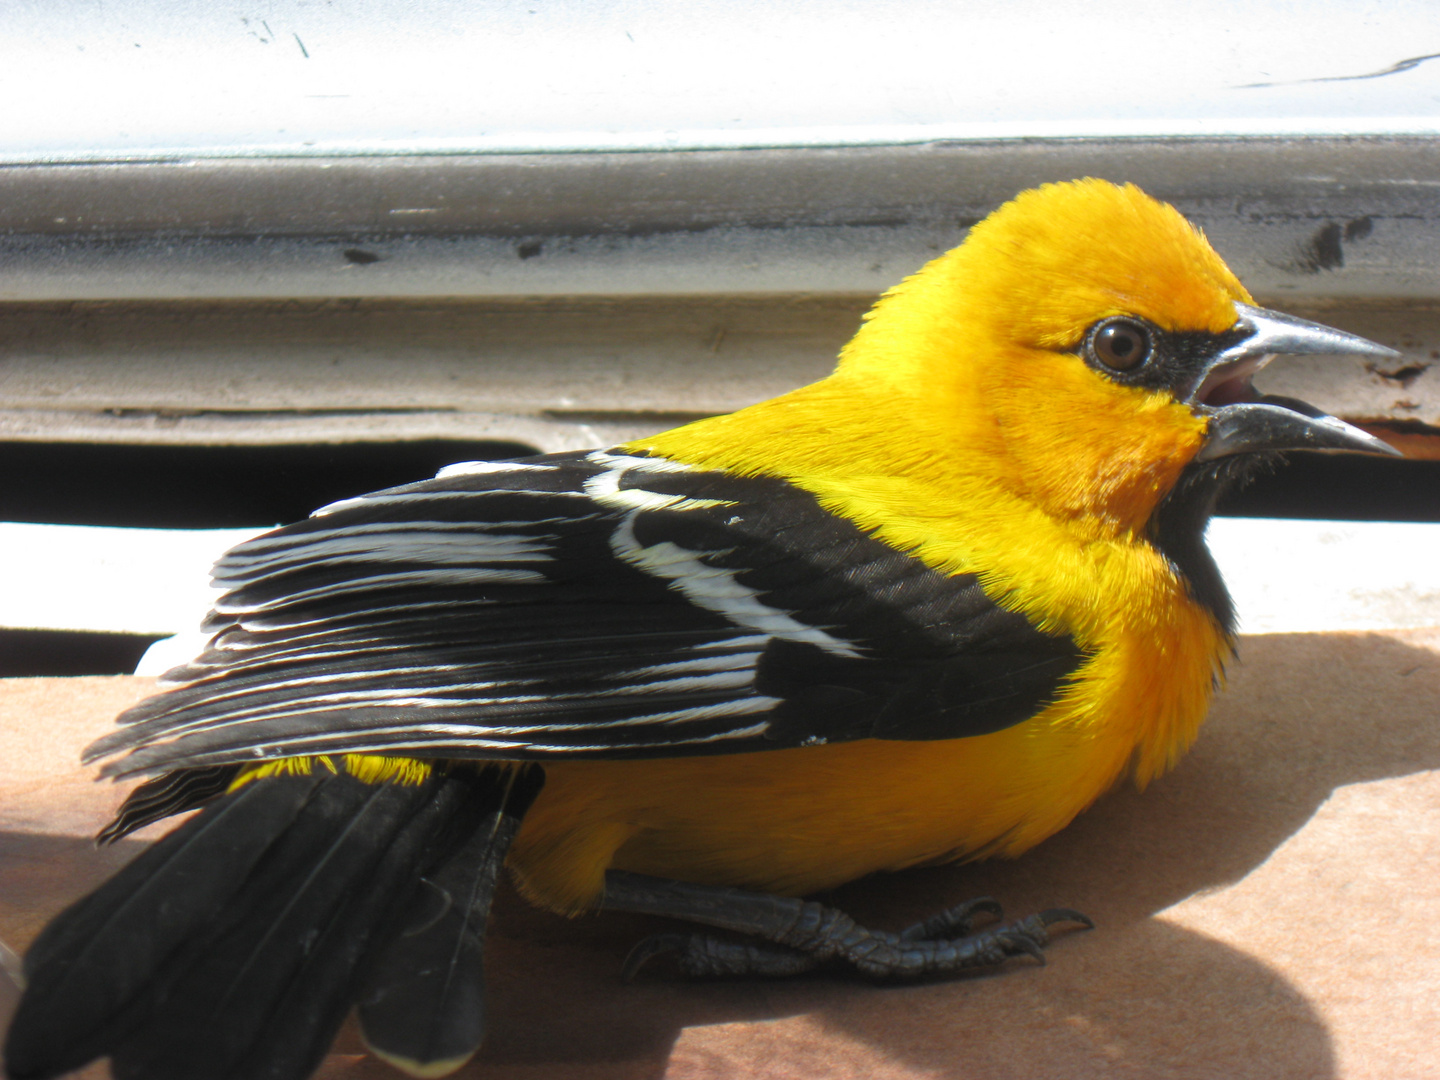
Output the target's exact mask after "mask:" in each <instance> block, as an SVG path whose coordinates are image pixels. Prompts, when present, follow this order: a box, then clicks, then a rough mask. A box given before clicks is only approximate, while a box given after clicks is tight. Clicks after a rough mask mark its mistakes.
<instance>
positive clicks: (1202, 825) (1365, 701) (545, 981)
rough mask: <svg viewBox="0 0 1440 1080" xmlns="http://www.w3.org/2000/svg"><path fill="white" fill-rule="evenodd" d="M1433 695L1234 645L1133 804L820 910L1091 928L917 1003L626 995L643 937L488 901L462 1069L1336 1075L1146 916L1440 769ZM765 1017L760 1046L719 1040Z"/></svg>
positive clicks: (1257, 1001) (639, 987) (1222, 969)
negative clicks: (1350, 801)
mask: <svg viewBox="0 0 1440 1080" xmlns="http://www.w3.org/2000/svg"><path fill="white" fill-rule="evenodd" d="M1436 700H1440V655H1437V654H1436V653H1435V652H1432V651H1430V650H1429V649H1424V648H1416V647H1411V646H1408V645H1406V644H1404V642H1403V641H1401V640H1398V639H1396V638H1395V637H1392V636H1385V635H1353V636H1342V635H1304V634H1294V635H1275V636H1269V637H1259V638H1250V639H1246V640H1245V641H1244V642H1243V643H1242V648H1241V658H1240V661H1239V662H1238V663H1237V664H1235V665H1233V667H1232V672H1231V680H1230V687H1229V689H1228V690H1227V691H1226V692H1225V693H1224V694H1222V695H1221V697H1220V699H1219V701H1218V702H1217V704H1216V707H1215V709H1214V711H1213V713H1212V715H1211V717H1210V719H1209V720H1208V721H1207V724H1206V727H1205V729H1204V731H1203V732H1202V735H1201V738H1200V740H1199V742H1198V743H1197V744H1196V746H1195V748H1194V749H1193V750H1192V751H1191V753H1190V754H1189V755H1188V756H1187V757H1186V759H1185V760H1184V761H1182V762H1181V764H1180V765H1179V766H1178V767H1177V768H1176V769H1175V771H1174V772H1173V773H1171V774H1170V775H1169V776H1167V777H1165V778H1163V779H1162V780H1160V781H1158V782H1156V783H1155V784H1153V785H1152V786H1151V787H1150V789H1149V790H1147V791H1145V792H1143V793H1141V792H1137V791H1135V790H1133V789H1132V788H1129V787H1128V786H1127V787H1125V788H1122V789H1119V790H1117V791H1115V792H1113V793H1112V794H1110V795H1109V796H1107V797H1106V798H1105V799H1103V800H1102V801H1101V802H1100V803H1099V804H1098V805H1097V806H1096V807H1095V808H1093V809H1092V810H1091V811H1089V812H1088V813H1086V814H1084V815H1082V816H1081V817H1080V818H1079V819H1077V820H1076V822H1075V823H1074V824H1073V825H1071V826H1070V827H1069V828H1068V829H1066V830H1065V831H1063V832H1061V833H1060V834H1058V835H1057V836H1055V837H1053V838H1051V839H1050V840H1049V841H1047V842H1046V843H1044V844H1042V845H1040V847H1038V848H1036V849H1035V850H1033V851H1031V852H1030V853H1028V854H1027V855H1025V856H1023V857H1022V858H1020V859H1018V860H1015V861H1013V862H1003V863H985V864H976V865H971V866H959V867H937V868H932V869H924V870H914V871H908V872H906V873H902V874H887V875H878V876H875V877H872V878H869V879H866V880H864V881H861V882H857V883H855V884H854V885H851V886H847V887H846V888H844V889H841V890H838V891H837V892H836V893H834V894H832V895H831V896H829V897H827V898H825V899H827V900H829V901H830V902H832V903H835V904H836V905H837V906H840V907H842V908H844V909H845V910H846V911H848V912H850V913H851V914H852V915H854V916H855V917H856V918H857V919H859V920H860V921H862V922H865V923H868V924H870V925H875V926H880V927H887V928H896V927H899V926H903V925H906V924H908V923H910V922H913V921H915V920H917V919H920V918H923V917H924V916H926V915H929V914H931V913H933V912H934V911H936V910H937V909H939V908H941V907H944V906H946V905H949V904H953V903H956V902H959V901H961V900H964V899H966V898H968V897H971V896H974V895H977V894H982V893H983V894H989V895H993V896H995V897H997V898H999V899H1000V900H1002V901H1003V902H1004V903H1005V906H1006V907H1007V909H1008V910H1010V911H1012V912H1015V913H1017V914H1020V913H1024V912H1028V911H1033V910H1037V909H1039V908H1043V907H1049V906H1054V905H1057V904H1060V905H1066V906H1072V907H1076V908H1078V909H1080V910H1082V911H1085V912H1086V913H1087V914H1089V915H1091V916H1092V917H1093V918H1094V919H1095V920H1096V922H1097V924H1098V927H1099V928H1098V929H1097V930H1096V931H1095V932H1094V933H1089V934H1072V935H1066V936H1063V937H1060V938H1059V939H1058V940H1057V941H1056V943H1055V944H1054V945H1052V946H1051V949H1050V964H1049V966H1048V967H1046V968H1044V969H1041V968H1039V967H1038V966H1036V965H1034V964H1033V963H1032V962H1030V961H1027V960H1016V961H1011V962H1010V964H1009V965H1007V970H1004V971H1002V972H998V973H996V974H992V975H986V976H981V977H970V978H959V979H953V980H944V981H937V982H931V983H927V984H924V985H919V986H884V987H876V986H874V985H871V984H866V983H864V982H860V981H857V980H851V979H846V978H844V977H811V978H804V979H796V980H788V981H782V982H762V981H737V982H724V983H687V982H684V981H682V980H679V979H675V978H664V977H661V976H658V975H656V976H650V977H646V976H643V975H642V977H641V978H640V979H639V980H637V981H636V982H635V983H634V984H631V985H625V984H622V983H621V982H620V980H619V976H618V972H619V968H620V964H621V961H622V959H623V957H624V955H625V953H626V952H627V950H628V949H629V947H630V946H631V945H633V944H634V942H635V941H636V940H638V938H639V937H641V936H643V935H644V934H646V933H650V932H654V931H655V930H656V929H657V928H660V926H661V924H659V923H656V922H652V921H649V920H643V919H639V918H634V917H628V916H619V915H605V916H601V917H598V918H589V919H581V920H577V921H574V922H567V921H565V920H562V919H559V918H555V917H552V916H549V915H546V914H544V913H542V912H538V911H535V910H534V909H532V908H529V907H527V906H526V905H525V904H524V903H523V902H522V901H520V900H519V899H518V898H516V897H514V896H513V895H511V896H507V897H506V898H505V900H504V901H503V902H502V904H501V905H500V907H499V908H498V910H497V912H496V917H495V923H494V944H493V947H492V952H491V956H492V959H491V968H490V970H491V972H492V982H493V991H492V994H491V998H492V1008H493V1026H492V1031H493V1035H492V1036H491V1038H490V1041H489V1043H488V1045H487V1046H486V1048H485V1050H484V1051H482V1054H481V1056H480V1058H479V1059H478V1060H477V1061H476V1062H474V1063H473V1064H472V1065H471V1066H470V1067H469V1069H468V1070H467V1071H466V1072H464V1073H462V1074H461V1075H462V1076H467V1077H475V1078H477V1080H478V1078H481V1077H486V1078H489V1077H501V1076H505V1077H509V1076H519V1075H522V1074H524V1075H531V1073H532V1070H535V1069H536V1068H537V1067H540V1066H544V1068H543V1069H541V1070H540V1074H543V1075H546V1076H552V1075H554V1076H563V1075H567V1074H568V1073H570V1072H571V1071H573V1072H574V1075H576V1076H581V1075H583V1076H587V1077H588V1076H605V1077H614V1078H616V1080H620V1078H624V1080H631V1078H634V1080H640V1078H649V1077H658V1076H661V1075H670V1076H676V1075H680V1076H686V1075H726V1074H728V1073H730V1072H737V1071H741V1068H742V1065H743V1070H744V1072H745V1074H746V1075H766V1076H769V1075H774V1076H790V1075H837V1076H838V1075H846V1076H848V1075H856V1076H864V1075H880V1074H881V1073H883V1072H885V1071H886V1069H887V1068H888V1069H892V1070H894V1071H897V1072H899V1073H904V1074H906V1075H911V1074H924V1075H930V1076H941V1077H952V1076H953V1077H962V1076H963V1077H974V1076H982V1077H989V1076H1011V1075H1025V1076H1029V1075H1065V1076H1070V1077H1078V1076H1087V1075H1094V1076H1111V1075H1115V1071H1116V1070H1117V1069H1120V1070H1122V1071H1124V1070H1127V1069H1128V1070H1138V1074H1139V1075H1165V1076H1176V1077H1191V1076H1193V1077H1211V1076H1229V1077H1247V1076H1254V1077H1267V1078H1268V1077H1287V1076H1293V1077H1306V1078H1323V1077H1326V1076H1332V1075H1334V1074H1335V1069H1336V1066H1335V1062H1334V1052H1333V1046H1332V1040H1331V1038H1330V1034H1329V1032H1328V1030H1327V1028H1326V1025H1325V1022H1324V1020H1323V1019H1322V1018H1321V1017H1320V1015H1319V1014H1318V1012H1317V1011H1316V1010H1315V1009H1314V1007H1312V1006H1311V1004H1310V1003H1309V1002H1307V1001H1306V1000H1305V998H1304V996H1303V995H1302V994H1301V993H1300V992H1299V991H1298V990H1297V989H1296V988H1295V987H1294V986H1293V985H1291V984H1290V983H1289V982H1288V981H1287V980H1286V979H1285V978H1284V976H1282V975H1281V974H1280V973H1279V972H1277V971H1275V970H1274V969H1272V968H1271V967H1269V966H1267V965H1266V964H1265V963H1264V961H1263V960H1261V959H1259V958H1257V957H1254V956H1251V955H1248V954H1246V953H1244V952H1241V951H1239V950H1237V949H1235V948H1233V947H1231V946H1229V945H1226V944H1224V943H1222V942H1219V941H1216V940H1214V939H1212V938H1209V937H1207V936H1205V935H1203V934H1199V933H1196V932H1194V931H1191V930H1187V929H1185V928H1183V927H1180V926H1177V925H1175V924H1174V923H1173V922H1171V921H1167V920H1162V919H1156V918H1154V917H1153V916H1154V915H1155V913H1157V912H1159V911H1162V910H1164V909H1166V908H1168V907H1170V906H1171V905H1174V904H1176V903H1178V902H1179V901H1181V900H1184V899H1185V898H1187V897H1190V896H1193V895H1195V894H1197V893H1204V892H1206V891H1209V890H1213V889H1216V888H1219V887H1223V886H1225V885H1227V884H1230V883H1233V882H1236V881H1239V880H1240V879H1241V878H1244V877H1245V876H1246V875H1247V874H1249V873H1250V871H1252V870H1254V869H1255V868H1256V867H1257V866H1259V865H1260V864H1261V863H1263V862H1264V861H1265V860H1266V859H1267V858H1268V857H1269V856H1270V855H1271V854H1272V853H1273V852H1274V851H1275V850H1276V849H1277V848H1278V847H1279V846H1280V845H1281V844H1282V843H1284V841H1285V840H1286V839H1287V838H1289V837H1290V836H1292V835H1294V834H1295V833H1296V832H1297V831H1299V830H1300V829H1301V828H1302V827H1303V826H1304V825H1305V823H1306V822H1307V821H1309V820H1310V818H1311V817H1312V816H1313V815H1314V813H1315V811H1316V810H1317V809H1318V808H1319V807H1320V806H1321V804H1322V803H1324V802H1325V801H1326V799H1328V798H1329V797H1330V795H1331V793H1332V792H1333V791H1334V790H1335V789H1336V788H1339V787H1342V786H1345V785H1349V784H1356V783H1364V782H1368V781H1374V780H1380V779H1384V778H1387V777H1397V776H1404V775H1408V774H1410V773H1415V772H1419V771H1422V770H1429V769H1436V768H1440V724H1437V723H1436V717H1435V716H1434V715H1433V709H1434V706H1433V703H1434V702H1435V701H1436ZM665 928H666V929H669V928H672V927H671V926H669V925H667V926H665ZM782 1018H790V1022H789V1023H788V1024H787V1025H785V1026H784V1031H783V1034H776V1035H774V1036H773V1037H770V1038H769V1039H768V1040H766V1041H764V1043H763V1045H760V1046H757V1045H756V1044H755V1042H754V1039H753V1037H752V1036H750V1035H747V1034H746V1033H745V1032H744V1031H743V1030H742V1029H740V1028H733V1027H728V1026H727V1025H732V1024H744V1023H745V1022H753V1021H768V1020H777V1019H782ZM682 1032H688V1034H687V1037H686V1038H684V1039H679V1038H678V1037H679V1036H680V1035H681V1033H682ZM1257 1033H1259V1034H1258V1036H1257ZM761 1038H764V1037H763V1036H761ZM677 1040H678V1041H677ZM351 1048H352V1049H358V1044H352V1047H351ZM729 1055H734V1056H733V1058H732V1057H730V1056H729ZM882 1063H883V1065H884V1067H882ZM336 1075H337V1076H338V1075H346V1076H349V1075H350V1072H349V1070H346V1071H344V1072H342V1073H337V1074H336ZM355 1075H356V1076H357V1078H358V1077H359V1076H361V1075H365V1076H367V1077H368V1076H369V1073H368V1071H366V1072H364V1073H356V1074H355ZM374 1075H375V1076H376V1077H379V1076H380V1075H381V1073H380V1072H379V1071H378V1070H377V1071H376V1072H375V1074H374Z"/></svg>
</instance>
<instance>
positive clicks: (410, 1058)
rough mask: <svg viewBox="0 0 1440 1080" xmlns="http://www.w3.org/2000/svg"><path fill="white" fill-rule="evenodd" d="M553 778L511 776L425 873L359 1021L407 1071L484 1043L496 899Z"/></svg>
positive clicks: (440, 1067) (466, 1054)
mask: <svg viewBox="0 0 1440 1080" xmlns="http://www.w3.org/2000/svg"><path fill="white" fill-rule="evenodd" d="M544 781H545V774H544V772H543V771H541V770H540V769H539V768H536V767H533V766H531V767H528V768H524V769H520V770H516V771H514V772H511V773H509V774H508V775H507V776H506V778H505V781H504V786H503V787H502V788H500V789H499V791H498V792H497V798H496V800H495V803H494V806H493V808H492V809H491V810H490V812H489V813H487V814H486V815H485V816H484V818H483V819H482V820H481V822H480V825H479V827H478V828H476V829H475V831H474V832H473V833H472V834H471V836H470V838H469V840H467V841H466V842H465V843H464V844H463V845H462V846H461V847H460V848H459V849H458V850H457V851H456V852H455V854H454V855H453V856H452V857H451V858H450V860H449V861H448V862H447V863H445V864H444V865H443V866H441V867H439V868H438V869H437V870H435V871H434V872H433V873H431V874H430V875H428V876H427V877H426V878H425V879H424V888H423V889H422V890H421V891H420V892H418V893H417V894H416V895H415V897H414V898H413V900H412V901H411V904H410V907H409V909H408V910H407V912H406V917H405V921H404V928H403V929H402V930H401V932H400V934H399V936H398V937H396V938H394V939H393V940H392V941H391V942H390V944H389V946H387V948H386V949H385V951H384V952H383V953H382V954H381V956H380V959H379V961H378V963H377V964H376V966H375V968H374V969H373V971H372V973H371V975H370V978H369V980H368V982H367V983H366V987H365V989H364V991H363V992H362V993H361V995H360V1007H359V1013H360V1025H361V1028H362V1030H363V1031H364V1034H365V1041H366V1043H367V1044H368V1045H369V1046H370V1048H371V1049H372V1050H374V1051H375V1052H376V1053H377V1054H379V1055H380V1056H381V1057H384V1058H385V1059H386V1060H388V1061H390V1062H392V1063H394V1064H396V1065H398V1066H399V1067H401V1068H406V1069H411V1070H413V1069H414V1068H415V1067H416V1066H421V1067H423V1068H424V1069H425V1075H427V1076H435V1075H441V1074H442V1072H443V1071H448V1069H449V1068H459V1066H460V1065H462V1064H464V1062H466V1061H467V1060H469V1059H470V1057H471V1056H472V1055H473V1054H474V1053H475V1051H476V1050H478V1049H479V1048H480V1043H481V1042H482V1040H483V1039H484V1036H485V1011H484V986H485V982H484V940H485V925H486V922H487V920H488V919H489V915H490V903H491V901H492V900H493V898H494V895H495V884H496V882H497V880H498V879H499V875H500V868H501V866H503V865H504V862H505V856H506V853H507V852H508V851H509V850H510V843H511V841H512V840H513V839H514V838H515V834H516V832H518V831H519V828H520V822H521V819H522V818H523V817H524V815H525V812H526V811H527V810H528V809H529V808H530V804H531V803H532V802H534V801H535V797H536V795H538V794H539V792H540V788H541V786H542V785H543V784H544Z"/></svg>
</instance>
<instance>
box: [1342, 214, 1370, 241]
mask: <svg viewBox="0 0 1440 1080" xmlns="http://www.w3.org/2000/svg"><path fill="white" fill-rule="evenodd" d="M1374 231H1375V219H1374V218H1372V217H1371V216H1370V215H1369V214H1366V215H1365V216H1364V217H1358V218H1355V219H1354V220H1352V221H1347V222H1346V223H1345V242H1346V243H1347V244H1348V243H1350V242H1351V241H1353V240H1364V239H1365V238H1366V237H1367V236H1369V235H1370V234H1371V233H1372V232H1374Z"/></svg>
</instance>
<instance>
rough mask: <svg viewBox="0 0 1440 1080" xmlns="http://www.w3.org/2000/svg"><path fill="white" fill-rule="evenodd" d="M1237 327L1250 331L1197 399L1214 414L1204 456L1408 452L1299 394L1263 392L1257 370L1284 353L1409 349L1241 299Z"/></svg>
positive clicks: (1197, 405) (1380, 356)
mask: <svg viewBox="0 0 1440 1080" xmlns="http://www.w3.org/2000/svg"><path fill="white" fill-rule="evenodd" d="M1235 311H1236V313H1237V314H1238V315H1239V319H1238V320H1237V322H1236V323H1235V327H1234V329H1235V331H1236V332H1240V333H1243V334H1244V335H1245V336H1244V337H1243V338H1242V339H1241V340H1240V341H1238V342H1237V343H1236V344H1234V345H1232V346H1231V347H1230V348H1228V349H1226V350H1225V351H1224V352H1222V353H1220V354H1219V355H1218V356H1216V358H1215V361H1214V362H1213V363H1212V364H1211V365H1210V367H1209V369H1208V370H1207V371H1206V373H1205V377H1204V379H1203V380H1202V381H1201V383H1200V385H1199V387H1198V388H1197V389H1196V391H1195V394H1194V396H1193V397H1192V398H1191V405H1192V407H1193V408H1194V409H1195V411H1196V412H1197V413H1199V414H1200V415H1202V416H1206V417H1208V418H1209V420H1210V426H1209V429H1208V431H1207V433H1206V437H1205V443H1204V445H1203V446H1201V448H1200V452H1199V453H1198V454H1196V455H1195V460H1196V461H1212V460H1214V459H1215V458H1222V457H1228V456H1229V455H1231V454H1248V453H1254V452H1257V451H1263V450H1351V451H1357V452H1359V453H1365V454H1390V455H1392V456H1394V457H1403V456H1404V455H1402V454H1401V453H1400V452H1399V451H1398V450H1396V449H1395V448H1394V447H1392V446H1390V445H1389V444H1387V443H1383V442H1381V441H1380V440H1379V439H1377V438H1375V437H1374V436H1373V435H1370V434H1368V433H1366V432H1364V431H1361V430H1360V429H1359V428H1357V427H1354V426H1353V425H1351V424H1347V423H1345V421H1343V420H1341V419H1339V418H1337V417H1334V416H1330V415H1329V414H1328V413H1324V412H1322V411H1321V410H1319V409H1317V408H1315V407H1314V406H1313V405H1307V404H1306V403H1305V402H1303V401H1297V400H1295V399H1294V398H1286V397H1276V396H1269V395H1265V394H1260V393H1257V392H1256V390H1255V388H1254V386H1253V385H1252V384H1251V381H1250V380H1251V378H1252V377H1253V376H1254V374H1255V373H1256V372H1257V371H1259V370H1260V369H1261V368H1263V367H1264V366H1265V365H1266V364H1268V363H1269V362H1270V361H1271V360H1272V359H1274V358H1275V357H1276V356H1280V355H1284V356H1370V357H1374V358H1375V359H1377V360H1392V359H1394V358H1396V357H1398V356H1400V355H1401V354H1400V353H1398V352H1396V351H1395V350H1394V349H1387V348H1386V347H1385V346H1384V345H1377V344H1375V342H1373V341H1367V340H1366V339H1365V338H1362V337H1356V336H1355V335H1354V334H1347V333H1345V332H1344V331H1342V330H1334V329H1332V328H1330V327H1328V326H1321V325H1320V324H1319V323H1313V322H1310V321H1308V320H1306V319H1297V318H1296V317H1295V316H1293V315H1286V314H1284V313H1283V312H1279V311H1268V310H1266V309H1265V308H1257V307H1251V306H1250V305H1249V304H1240V303H1237V304H1236V305H1235Z"/></svg>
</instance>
